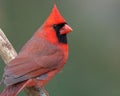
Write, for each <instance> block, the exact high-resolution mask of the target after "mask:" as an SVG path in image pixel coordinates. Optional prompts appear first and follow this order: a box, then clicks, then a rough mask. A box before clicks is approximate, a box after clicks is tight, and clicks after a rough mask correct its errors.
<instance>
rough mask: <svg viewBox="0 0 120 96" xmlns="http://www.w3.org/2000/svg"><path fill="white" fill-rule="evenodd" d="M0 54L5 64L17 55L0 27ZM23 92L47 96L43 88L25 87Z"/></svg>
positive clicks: (35, 95) (30, 94)
mask: <svg viewBox="0 0 120 96" xmlns="http://www.w3.org/2000/svg"><path fill="white" fill-rule="evenodd" d="M0 56H1V57H2V59H3V61H4V62H5V64H8V63H9V62H10V61H11V60H12V59H14V58H15V57H16V56H17V52H16V51H15V49H14V48H13V46H12V44H11V43H10V42H9V40H8V39H7V37H6V36H5V34H4V33H3V31H2V30H1V29H0ZM25 92H26V93H27V95H28V96H48V93H47V91H46V90H45V89H44V88H42V89H41V88H37V87H26V88H25Z"/></svg>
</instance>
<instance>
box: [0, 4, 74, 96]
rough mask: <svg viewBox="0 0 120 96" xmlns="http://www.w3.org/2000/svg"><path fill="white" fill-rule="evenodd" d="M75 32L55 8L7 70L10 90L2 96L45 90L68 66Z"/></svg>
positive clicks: (5, 78) (7, 89) (7, 85)
mask: <svg viewBox="0 0 120 96" xmlns="http://www.w3.org/2000/svg"><path fill="white" fill-rule="evenodd" d="M71 31H72V28H71V27H70V26H69V25H68V24H67V23H66V20H65V19H64V18H63V17H62V16H61V14H60V12H59V11H58V9H57V7H56V5H54V7H53V9H52V12H51V13H50V15H49V17H48V18H47V20H46V21H45V22H44V23H43V25H42V26H41V27H40V28H39V29H38V30H37V32H35V33H34V35H33V36H32V38H31V39H30V40H29V41H28V42H27V43H26V44H25V45H24V46H23V48H22V49H21V51H20V52H19V54H18V56H17V57H16V58H15V59H13V60H12V61H10V62H9V64H7V66H6V67H5V69H4V83H5V84H6V88H5V89H4V91H3V92H2V93H1V94H0V96H16V95H17V94H18V93H19V92H20V91H21V90H22V89H23V88H24V87H31V86H38V87H40V88H42V87H43V86H44V85H45V84H46V83H47V82H48V81H49V80H50V79H51V78H52V77H53V76H54V75H55V74H56V73H58V72H59V71H60V70H61V68H62V67H63V66H64V64H65V63H66V60H67V58H68V43H67V34H68V33H69V32H71Z"/></svg>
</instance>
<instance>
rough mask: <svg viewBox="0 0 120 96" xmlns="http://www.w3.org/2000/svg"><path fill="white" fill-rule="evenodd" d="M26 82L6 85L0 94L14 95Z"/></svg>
mask: <svg viewBox="0 0 120 96" xmlns="http://www.w3.org/2000/svg"><path fill="white" fill-rule="evenodd" d="M25 83H26V82H22V83H18V84H14V85H10V86H8V87H6V88H5V89H4V90H3V92H2V93H1V94H0V96H16V95H17V94H18V93H19V92H20V91H21V90H22V89H23V88H24V87H25V86H26V84H25Z"/></svg>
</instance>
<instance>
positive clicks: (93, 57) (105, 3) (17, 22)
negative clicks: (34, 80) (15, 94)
mask: <svg viewBox="0 0 120 96" xmlns="http://www.w3.org/2000/svg"><path fill="white" fill-rule="evenodd" d="M54 3H56V4H57V6H58V8H59V10H60V12H61V14H62V15H63V16H64V17H65V18H66V20H67V21H68V23H69V24H70V25H71V26H72V28H73V30H74V31H73V32H72V33H71V34H69V36H68V39H69V46H70V47H69V59H68V62H67V64H66V65H65V67H64V68H63V70H62V71H61V72H60V73H59V74H58V75H57V76H55V77H54V78H53V79H52V80H51V81H50V82H49V83H48V84H47V85H46V89H47V90H48V92H49V94H50V96H120V0H0V27H1V28H2V29H3V30H4V32H5V34H6V35H7V37H8V38H9V40H10V41H11V43H12V44H13V46H14V47H15V49H16V50H17V52H19V50H20V48H21V47H22V46H23V45H24V43H25V42H26V41H27V40H28V39H29V38H30V37H31V36H32V34H33V33H34V32H35V30H37V29H38V27H39V26H40V25H41V24H42V23H43V22H44V20H45V19H46V18H47V16H48V15H49V13H50V11H51V9H52V7H53V5H54ZM4 66H5V64H4V62H3V61H2V60H0V78H1V77H2V73H3V68H4ZM2 89H3V86H1V87H0V90H2ZM19 96H26V95H25V93H24V92H21V93H20V94H19Z"/></svg>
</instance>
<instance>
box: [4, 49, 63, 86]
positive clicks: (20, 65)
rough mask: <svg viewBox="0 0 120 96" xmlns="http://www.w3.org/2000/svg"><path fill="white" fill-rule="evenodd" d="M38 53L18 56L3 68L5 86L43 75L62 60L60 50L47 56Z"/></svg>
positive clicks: (57, 65)
mask: <svg viewBox="0 0 120 96" xmlns="http://www.w3.org/2000/svg"><path fill="white" fill-rule="evenodd" d="M43 52H44V51H43ZM40 53H41V54H42V55H40ZM40 53H39V52H37V53H35V54H34V55H33V56H27V57H24V58H22V57H21V56H19V55H18V56H17V57H16V58H15V59H14V60H12V61H11V62H10V64H8V66H6V68H5V73H4V75H5V80H4V82H5V84H6V85H12V84H15V83H18V82H21V81H24V80H27V79H30V78H33V77H37V76H40V75H42V74H45V73H47V72H49V71H51V70H54V69H56V68H57V67H59V66H60V65H61V63H62V61H63V58H64V56H63V54H62V52H61V51H60V50H56V51H55V52H52V53H51V54H49V55H43V53H42V52H40ZM49 53H50V52H49ZM44 54H45V52H44Z"/></svg>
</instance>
